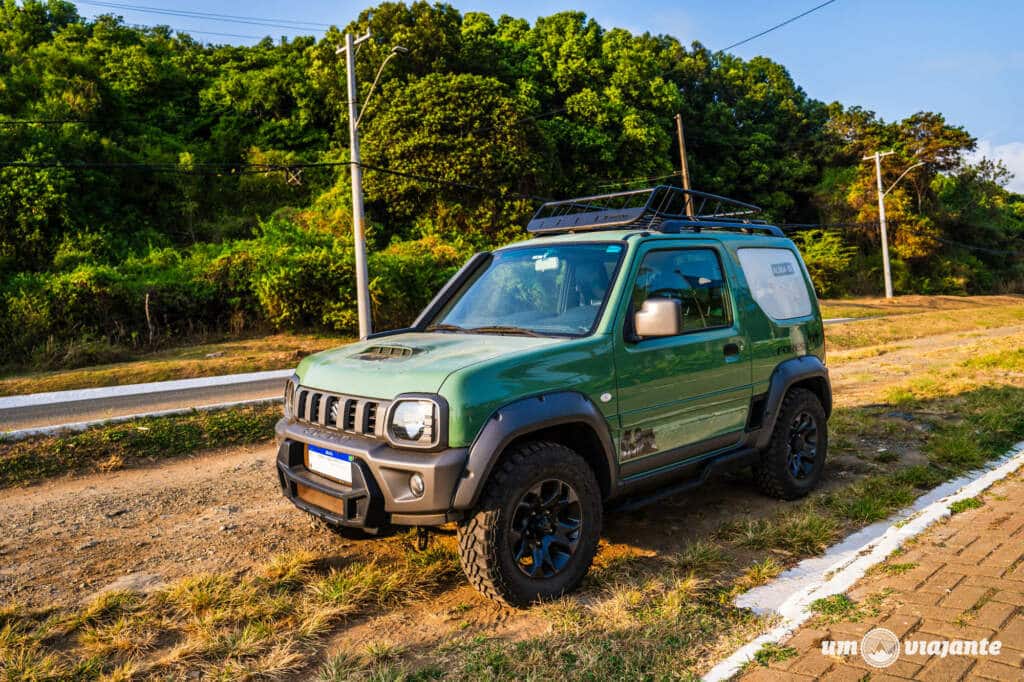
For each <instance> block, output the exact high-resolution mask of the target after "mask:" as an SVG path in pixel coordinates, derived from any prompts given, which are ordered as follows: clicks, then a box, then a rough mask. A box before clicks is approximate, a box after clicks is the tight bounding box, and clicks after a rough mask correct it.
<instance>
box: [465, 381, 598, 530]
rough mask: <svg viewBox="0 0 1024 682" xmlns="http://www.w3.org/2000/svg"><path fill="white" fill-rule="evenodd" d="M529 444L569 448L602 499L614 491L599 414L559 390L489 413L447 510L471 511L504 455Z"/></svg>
mask: <svg viewBox="0 0 1024 682" xmlns="http://www.w3.org/2000/svg"><path fill="white" fill-rule="evenodd" d="M530 440H546V441H551V442H555V443H559V444H561V445H564V446H566V447H568V448H570V449H572V450H573V451H575V452H576V453H578V454H579V455H580V456H581V457H583V459H584V460H585V461H586V462H587V464H588V465H589V466H590V468H591V469H593V471H594V475H595V477H596V478H597V482H598V484H599V485H600V487H601V494H602V496H603V497H605V498H607V497H609V496H610V495H611V493H612V491H613V490H615V487H616V482H617V481H616V476H617V469H616V467H615V462H616V455H615V447H614V444H613V441H612V436H611V432H610V431H609V429H608V423H607V421H606V420H605V417H604V415H602V414H601V412H600V410H598V408H597V406H596V405H594V403H593V402H592V401H591V400H590V399H589V398H587V397H586V396H585V395H583V394H582V393H578V392H576V391H562V392H557V393H547V394H543V395H538V396H533V397H530V398H523V399H521V400H517V401H514V402H512V403H509V404H507V405H504V406H502V407H500V408H498V409H497V410H495V411H494V413H492V414H491V416H490V417H489V418H488V419H487V421H486V422H485V424H484V426H483V428H481V429H480V432H479V433H478V434H477V436H476V438H475V439H474V440H473V443H472V445H470V448H469V455H468V457H467V458H466V467H465V469H464V471H463V474H462V477H461V478H460V479H459V485H458V486H457V487H456V489H455V492H454V494H453V496H452V508H453V509H459V510H467V509H472V508H473V507H474V506H475V505H476V503H477V501H478V500H479V498H480V494H481V492H482V491H483V487H484V484H485V483H486V482H487V479H488V478H489V477H490V475H491V472H492V471H493V470H494V467H495V466H496V465H497V463H498V462H499V461H500V460H501V458H502V457H503V456H504V455H505V453H507V452H508V451H509V449H510V448H511V447H513V446H515V445H517V444H519V443H522V442H524V441H530Z"/></svg>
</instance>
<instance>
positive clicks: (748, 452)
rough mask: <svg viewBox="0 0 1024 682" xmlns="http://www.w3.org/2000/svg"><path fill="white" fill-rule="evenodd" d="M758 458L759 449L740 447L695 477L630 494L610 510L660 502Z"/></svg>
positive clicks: (624, 509) (630, 509)
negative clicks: (649, 490)
mask: <svg viewBox="0 0 1024 682" xmlns="http://www.w3.org/2000/svg"><path fill="white" fill-rule="evenodd" d="M756 458H757V450H756V449H754V448H740V449H739V450H734V451H733V452H730V453H727V454H724V455H722V456H720V457H716V458H715V459H712V460H710V461H709V462H708V463H707V464H705V465H704V467H703V468H702V469H701V470H700V473H699V474H698V475H697V476H694V477H693V478H688V479H685V480H682V481H679V482H677V483H673V484H670V485H667V486H664V487H659V488H656V489H654V490H652V491H651V492H649V493H644V494H639V495H629V496H627V497H624V498H622V499H621V500H616V501H613V502H612V503H611V504H609V505H608V510H609V511H616V512H620V511H633V510H635V509H640V508H642V507H646V506H647V505H649V504H654V503H655V502H660V501H661V500H664V499H665V498H668V497H673V496H675V495H678V494H680V493H684V492H687V491H689V490H693V489H694V488H699V487H700V486H702V485H704V483H705V482H707V480H708V478H710V477H711V474H714V473H719V472H721V471H727V470H729V469H735V468H739V467H741V466H745V465H747V464H751V463H753V462H754V460H755V459H756Z"/></svg>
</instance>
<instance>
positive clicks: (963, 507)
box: [949, 497, 985, 514]
mask: <svg viewBox="0 0 1024 682" xmlns="http://www.w3.org/2000/svg"><path fill="white" fill-rule="evenodd" d="M983 506H985V503H984V502H982V501H981V500H980V499H978V498H977V497H966V498H964V499H962V500H957V501H956V502H954V503H953V504H951V505H949V513H950V514H962V513H963V512H965V511H968V510H969V509H977V508H979V507H983Z"/></svg>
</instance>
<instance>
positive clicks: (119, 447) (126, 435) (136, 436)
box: [0, 403, 281, 487]
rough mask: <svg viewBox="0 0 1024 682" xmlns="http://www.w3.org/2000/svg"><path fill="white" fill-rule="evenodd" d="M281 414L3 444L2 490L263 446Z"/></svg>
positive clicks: (267, 409)
mask: <svg viewBox="0 0 1024 682" xmlns="http://www.w3.org/2000/svg"><path fill="white" fill-rule="evenodd" d="M280 416H281V407H280V405H277V404H276V403H270V404H267V405H253V406H247V407H238V408H228V409H224V410H217V411H212V412H198V411H196V412H192V413H190V414H185V415H175V416H167V417H147V418H143V419H134V420H132V421H129V422H124V423H121V424H111V425H108V426H101V427H97V428H95V429H90V430H88V431H83V432H82V433H75V434H69V435H60V436H47V437H42V438H30V439H26V440H22V441H17V442H0V487H6V486H10V485H24V484H26V483H32V482H34V481H38V480H40V479H42V478H46V477H48V476H55V475H59V474H66V473H83V472H88V471H95V470H102V471H110V470H112V468H116V467H120V466H124V465H125V464H128V463H136V462H140V461H145V460H150V459H163V458H166V457H174V456H180V455H185V454H189V453H191V452H196V451H199V450H205V449H210V448H219V447H227V446H232V445H245V444H249V443H259V442H263V441H266V440H268V439H270V438H271V437H273V435H274V423H275V422H276V421H277V420H278V419H279V418H280Z"/></svg>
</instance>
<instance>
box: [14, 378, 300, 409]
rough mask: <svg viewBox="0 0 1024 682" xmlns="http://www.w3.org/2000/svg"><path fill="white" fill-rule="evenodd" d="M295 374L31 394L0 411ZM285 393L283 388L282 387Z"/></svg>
mask: <svg viewBox="0 0 1024 682" xmlns="http://www.w3.org/2000/svg"><path fill="white" fill-rule="evenodd" d="M294 373H295V370H294V369H273V370H270V371H267V372H246V373H245V374H224V375H221V376H215V377H199V378H196V379H175V380H173V381H153V382H150V383H146V384H126V385H124V386H102V387H99V388H81V389H76V390H71V391H51V392H48V393H29V394H26V395H15V396H8V397H6V398H0V410H9V409H16V408H21V407H34V406H36V405H52V404H59V403H65V402H78V401H81V400H99V399H102V398H116V397H123V396H132V395H144V394H147V393H163V392H166V391H187V390H194V389H201V388H211V387H216V386H233V385H235V384H248V383H254V382H258V381H270V380H273V379H281V380H282V387H283V385H284V384H283V381H284V380H285V379H287V378H288V377H290V376H291V375H292V374H294ZM282 390H283V388H282Z"/></svg>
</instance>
